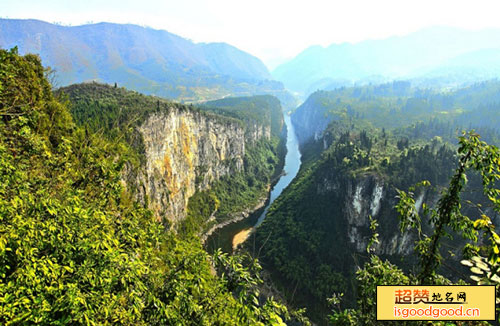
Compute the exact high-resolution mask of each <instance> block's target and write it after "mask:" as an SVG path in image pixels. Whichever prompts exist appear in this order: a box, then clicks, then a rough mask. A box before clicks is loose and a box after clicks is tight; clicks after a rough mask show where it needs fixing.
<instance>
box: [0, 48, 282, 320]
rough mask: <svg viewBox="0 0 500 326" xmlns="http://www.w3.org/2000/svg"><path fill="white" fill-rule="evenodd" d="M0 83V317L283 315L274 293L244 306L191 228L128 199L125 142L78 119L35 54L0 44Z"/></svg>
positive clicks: (264, 317) (265, 317) (245, 317)
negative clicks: (187, 233) (181, 229)
mask: <svg viewBox="0 0 500 326" xmlns="http://www.w3.org/2000/svg"><path fill="white" fill-rule="evenodd" d="M0 85H1V93H0V179H1V182H0V324H2V325H32V324H42V325H68V324H71V325H248V324H249V323H250V324H255V323H253V322H254V321H255V322H256V323H257V322H259V323H260V324H262V325H269V324H273V323H274V324H278V325H279V321H280V318H282V317H281V316H285V317H286V316H287V311H286V309H285V308H284V307H283V306H282V305H280V304H278V303H276V302H275V301H274V300H272V299H269V300H268V301H266V303H265V304H264V305H262V306H261V305H256V304H252V305H251V306H248V307H247V306H246V305H247V304H248V302H247V301H241V300H240V299H239V298H238V297H235V296H233V294H232V292H231V291H232V289H229V288H228V285H227V281H226V280H225V279H223V278H219V277H217V276H216V275H214V272H213V267H212V265H211V263H210V256H209V255H208V254H207V253H206V252H205V251H204V250H203V249H202V247H201V244H200V242H199V239H197V238H196V237H192V238H184V239H181V238H179V237H178V236H176V235H175V234H173V233H167V232H165V231H164V229H163V228H162V226H161V225H160V224H159V223H158V222H157V221H156V220H155V219H154V218H153V216H152V213H151V212H150V211H148V210H146V209H144V208H142V207H140V206H139V205H138V204H137V203H136V202H135V201H134V199H133V198H132V197H131V195H130V193H129V192H128V191H127V189H126V188H124V187H123V185H122V183H121V181H120V171H121V168H122V167H123V165H124V163H125V162H126V161H127V156H122V155H121V154H122V153H124V152H127V151H128V150H130V149H128V148H127V146H128V144H127V143H126V142H110V141H109V140H108V139H107V138H106V137H102V134H96V133H94V130H92V128H84V127H78V126H77V125H75V124H74V123H73V121H72V118H71V115H70V114H69V110H68V109H67V107H66V105H65V104H64V103H60V102H58V101H57V100H56V99H55V98H54V96H53V94H52V91H51V86H50V84H49V83H48V82H47V80H46V79H45V78H44V69H43V67H42V65H41V62H40V59H39V58H38V57H36V56H32V55H28V56H25V57H21V56H19V55H17V52H16V49H13V50H11V51H5V50H0ZM110 121H111V120H110ZM235 259H237V258H235ZM240 271H241V273H246V274H245V275H246V280H248V282H249V283H250V284H254V283H255V281H254V279H253V278H254V277H257V276H256V275H255V274H253V273H252V274H248V273H247V272H246V270H245V269H241V270H240Z"/></svg>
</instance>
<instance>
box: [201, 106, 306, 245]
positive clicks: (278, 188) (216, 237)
mask: <svg viewBox="0 0 500 326" xmlns="http://www.w3.org/2000/svg"><path fill="white" fill-rule="evenodd" d="M284 120H285V124H286V128H287V140H286V149H287V153H286V156H285V165H284V167H283V170H284V174H283V175H282V176H281V177H280V179H279V180H278V182H277V183H276V184H275V185H274V187H273V189H272V190H271V194H270V196H269V201H268V203H267V205H266V206H265V208H264V210H262V209H261V210H259V211H258V212H256V213H254V214H252V215H250V216H249V217H248V218H246V219H244V220H242V221H239V222H235V223H231V224H229V225H227V226H225V227H223V228H221V229H218V230H216V231H214V232H213V233H212V234H211V235H210V236H209V237H208V238H207V241H206V245H207V249H208V251H209V252H213V251H214V250H215V249H217V248H222V250H223V251H224V252H232V251H233V249H234V248H235V247H236V246H238V245H240V244H241V243H243V242H244V241H245V240H246V239H248V237H249V236H250V235H251V234H252V232H253V231H254V230H255V228H257V227H258V226H259V225H260V224H262V222H263V221H264V219H265V218H266V214H267V211H268V210H269V207H270V206H271V204H272V203H273V202H274V200H276V198H278V196H279V195H280V194H281V192H282V191H283V189H285V188H286V187H287V186H288V185H289V184H290V182H291V181H292V180H293V178H295V176H296V175H297V172H299V168H300V163H301V161H300V157H301V155H300V151H299V143H298V141H297V136H296V135H295V130H294V128H293V125H292V122H291V120H290V116H289V115H288V114H284Z"/></svg>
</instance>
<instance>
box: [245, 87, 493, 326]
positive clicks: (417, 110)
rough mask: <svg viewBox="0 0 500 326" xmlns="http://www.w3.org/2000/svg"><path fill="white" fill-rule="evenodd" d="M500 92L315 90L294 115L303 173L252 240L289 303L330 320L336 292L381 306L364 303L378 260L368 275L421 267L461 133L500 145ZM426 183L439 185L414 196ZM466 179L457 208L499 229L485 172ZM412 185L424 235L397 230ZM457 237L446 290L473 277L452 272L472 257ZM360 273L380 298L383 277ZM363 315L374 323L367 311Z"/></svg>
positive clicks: (448, 255) (449, 254) (349, 302)
mask: <svg viewBox="0 0 500 326" xmlns="http://www.w3.org/2000/svg"><path fill="white" fill-rule="evenodd" d="M498 89H499V85H498V82H496V81H490V82H484V83H478V84H475V85H472V86H469V87H466V88H462V89H458V90H455V91H445V92H437V91H435V90H423V89H419V88H414V87H411V84H410V83H409V82H393V83H387V84H381V85H370V86H364V87H351V88H340V89H337V90H334V91H329V92H327V91H318V92H316V93H314V94H312V95H311V96H310V97H309V98H308V100H307V101H306V102H305V103H304V104H303V105H302V106H300V107H299V108H298V109H297V110H296V111H295V112H294V113H293V114H292V122H293V123H294V126H295V128H296V131H297V136H298V139H299V141H300V147H301V152H302V166H301V169H300V171H299V173H298V175H297V177H296V178H295V179H294V180H293V181H292V183H291V184H290V185H289V186H288V188H286V189H285V190H284V191H283V193H282V195H281V196H280V197H279V198H278V199H277V200H276V201H275V202H274V203H273V204H272V205H271V208H270V209H269V212H268V214H267V217H266V219H265V220H264V222H263V224H262V225H261V226H260V227H259V228H258V229H257V231H256V233H255V238H254V239H253V240H252V241H249V242H250V243H249V244H247V250H249V251H250V252H252V248H260V249H259V251H258V253H256V254H258V255H259V258H260V259H261V261H262V263H263V266H264V268H265V269H266V270H268V271H270V273H271V275H272V280H273V282H275V284H276V285H277V286H278V287H279V288H280V289H281V290H282V291H283V293H284V294H285V297H286V298H287V300H289V301H290V302H292V304H296V305H297V306H305V307H307V311H308V313H309V316H310V317H311V319H312V320H314V321H315V322H318V323H320V324H326V323H327V318H326V315H327V314H328V310H329V309H330V305H329V301H328V300H327V299H328V298H330V297H331V296H332V295H338V294H339V293H344V298H343V299H344V300H343V301H342V302H343V305H344V306H343V307H353V306H354V302H355V301H358V302H363V304H364V306H363V308H362V309H368V310H370V311H371V309H374V308H373V307H374V306H375V304H374V299H373V298H374V297H370V296H368V297H367V296H366V294H363V295H361V297H360V296H359V295H360V294H359V292H358V296H357V295H356V293H357V291H358V288H357V286H358V282H356V281H355V280H356V279H357V277H358V276H357V275H358V274H356V271H358V270H361V271H362V272H363V273H365V270H364V269H363V266H365V263H366V264H367V265H366V266H371V265H370V263H369V260H370V259H371V258H370V256H372V257H374V256H376V259H377V262H376V263H374V264H373V265H374V267H373V268H374V269H375V270H374V271H373V270H372V271H370V273H375V274H376V273H378V272H381V273H382V272H383V271H385V268H387V266H388V265H383V263H382V262H383V260H385V259H388V261H390V262H391V263H392V264H395V265H391V266H392V267H391V268H396V267H395V266H398V267H397V268H398V273H400V272H401V275H404V273H412V272H413V271H415V270H416V269H417V267H416V264H417V261H418V260H417V258H418V251H417V250H416V249H415V248H414V244H415V243H416V242H418V241H419V240H420V237H421V235H422V234H432V232H433V230H434V228H433V226H432V224H431V223H428V221H429V220H430V219H431V217H429V214H428V210H429V208H432V207H437V206H438V204H439V203H441V202H442V201H441V200H440V194H441V193H442V192H443V190H444V189H446V187H447V186H448V182H449V179H450V177H451V176H452V175H453V172H454V170H455V169H456V168H457V160H458V158H459V157H461V156H460V153H459V152H457V149H458V147H457V142H458V137H459V136H460V135H461V132H462V130H464V129H466V128H471V127H472V128H474V127H476V129H477V130H478V131H479V132H480V133H483V132H484V134H485V138H487V139H488V141H490V142H492V143H496V144H498V142H499V139H500V137H499V132H498V124H497V123H496V121H497V117H498V114H497V113H496V111H497V108H498V103H499V102H498V94H499V92H498ZM494 162H495V163H493V165H494V166H496V168H500V166H498V162H497V161H494ZM459 166H460V165H459ZM494 168H495V167H494ZM424 180H426V181H428V182H429V184H430V185H432V186H431V187H428V186H419V187H415V188H412V187H413V186H414V185H415V184H418V183H420V182H421V181H424ZM467 180H468V184H467V186H466V187H464V188H463V191H462V194H461V197H460V200H459V201H458V202H459V203H460V204H461V206H460V207H459V208H458V209H459V211H460V214H464V215H466V216H473V217H477V216H478V214H479V215H480V214H485V215H487V216H490V217H491V220H492V222H493V223H494V224H495V225H499V223H500V220H499V215H498V210H496V209H495V205H494V204H492V203H491V202H490V200H489V198H491V197H489V196H484V195H483V194H482V191H480V190H481V188H482V182H481V180H480V178H479V177H478V175H477V174H475V173H470V174H468V179H467ZM424 184H425V185H428V184H427V183H424ZM408 189H410V191H411V194H412V195H411V196H412V198H413V200H414V201H413V202H412V207H411V210H412V211H413V212H415V214H421V215H423V216H425V219H423V220H422V226H421V229H420V230H419V231H415V230H410V229H404V228H403V229H400V227H399V224H400V221H401V219H402V217H401V215H400V214H403V213H401V211H398V210H397V209H396V207H397V206H398V205H399V202H400V198H402V196H401V192H400V191H399V190H404V191H406V190H408ZM467 203H469V204H467ZM470 203H474V204H477V205H479V206H474V204H470ZM477 207H481V210H480V211H478V210H477ZM407 209H410V208H408V207H407ZM404 214H410V213H409V212H408V211H405V213H404ZM401 223H402V222H401ZM410 223H411V222H410ZM374 225H377V228H376V231H374V229H373V227H374ZM467 228H468V230H469V231H470V230H472V229H473V228H472V227H471V226H470V225H469V226H468V227H467ZM456 231H457V230H455V232H456ZM419 232H421V233H419ZM465 232H467V231H465ZM457 233H460V232H457ZM373 234H377V235H378V240H377V242H376V243H375V242H373V243H371V239H372V236H373ZM453 238H454V240H453V242H451V243H450V241H449V240H443V241H442V245H443V250H442V252H441V254H442V257H441V258H440V259H442V261H444V263H443V265H445V266H446V267H442V268H441V269H440V270H439V271H437V273H439V274H440V275H445V276H446V277H449V278H450V279H451V281H450V280H448V281H447V282H456V281H457V276H458V275H462V274H464V275H465V274H466V271H464V270H463V268H462V269H461V268H460V265H459V266H458V267H457V266H455V265H453V264H458V262H457V259H459V258H460V257H462V252H461V249H462V248H464V247H465V248H467V246H466V245H465V244H466V241H463V240H460V239H461V237H460V236H459V235H457V234H456V233H453ZM469 240H470V239H469ZM422 241H423V240H422ZM370 243H371V244H370ZM469 244H470V243H469ZM367 247H371V251H370V252H367ZM444 248H446V249H444ZM438 265H439V264H438ZM382 266H384V267H382ZM449 266H453V267H451V269H448V268H449ZM401 270H402V271H404V272H402V271H401ZM457 271H460V272H457ZM360 273H361V272H360ZM366 273H368V272H366ZM387 273H388V274H390V273H393V271H392V270H391V271H387ZM391 275H392V274H391ZM359 277H360V278H361V277H364V278H362V279H360V280H361V281H360V282H361V283H363V286H365V287H368V288H370V291H372V290H373V291H374V289H375V286H374V285H373V284H375V281H374V280H376V277H375V276H372V275H371V274H367V275H365V274H362V276H359ZM369 279H370V280H372V281H371V282H369V281H368V280H369ZM381 282H383V281H381ZM377 284H380V283H377ZM382 284H385V283H382ZM387 284H401V283H387ZM370 293H371V292H370ZM371 295H374V294H373V293H372V294H371ZM358 313H359V316H361V318H365V317H366V318H367V319H369V318H372V320H373V319H375V316H374V315H370V314H368V313H367V312H366V311H361V312H359V311H358ZM337 317H338V316H337ZM344 317H346V316H344ZM346 318H347V317H346ZM346 320H347V319H346ZM346 320H344V322H346ZM333 324H334V325H335V323H333ZM346 324H347V325H355V324H356V323H355V322H352V321H351V324H349V323H347V322H346Z"/></svg>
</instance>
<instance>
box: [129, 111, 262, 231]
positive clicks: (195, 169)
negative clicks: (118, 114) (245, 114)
mask: <svg viewBox="0 0 500 326" xmlns="http://www.w3.org/2000/svg"><path fill="white" fill-rule="evenodd" d="M138 130H139V132H140V134H141V135H142V139H143V144H144V156H145V166H143V167H142V168H141V169H140V171H139V173H138V175H137V177H136V180H135V182H136V184H137V186H138V189H139V191H138V194H137V196H138V198H139V199H140V200H141V201H142V202H143V203H147V205H148V207H149V208H151V209H152V210H153V211H154V212H155V213H156V214H157V216H158V217H159V218H162V219H165V220H168V221H169V222H171V223H174V224H175V223H177V222H178V221H179V220H182V219H183V218H184V217H185V215H186V207H187V204H188V200H189V198H190V197H191V196H192V195H194V193H195V192H196V191H197V190H200V191H201V190H205V189H207V188H209V186H210V185H211V184H212V183H213V182H214V181H216V180H219V179H220V178H221V177H223V176H226V175H230V174H233V173H237V172H239V171H241V170H242V169H243V158H244V155H245V147H246V146H247V144H252V143H254V142H256V141H257V140H259V139H262V138H264V139H269V138H270V129H269V127H266V126H260V125H250V126H248V127H247V128H245V127H244V126H243V125H242V123H241V122H240V121H237V120H234V119H227V118H222V117H220V116H216V115H213V114H207V113H204V112H200V111H196V110H188V109H185V108H182V107H181V108H179V107H175V108H172V109H171V110H169V111H168V112H161V113H154V114H152V115H150V116H149V117H148V118H147V119H146V120H145V121H144V122H143V123H142V124H141V125H140V126H139V127H138Z"/></svg>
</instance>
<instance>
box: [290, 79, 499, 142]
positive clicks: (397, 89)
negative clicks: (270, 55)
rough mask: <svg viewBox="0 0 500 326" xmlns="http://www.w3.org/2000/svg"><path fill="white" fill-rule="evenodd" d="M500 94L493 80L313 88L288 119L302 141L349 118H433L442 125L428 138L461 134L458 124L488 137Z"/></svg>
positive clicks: (383, 124)
mask: <svg viewBox="0 0 500 326" xmlns="http://www.w3.org/2000/svg"><path fill="white" fill-rule="evenodd" d="M499 94H500V83H499V82H498V81H496V80H491V81H485V82H481V83H476V84H473V85H470V86H467V87H463V88H458V89H455V90H452V91H437V90H432V89H422V88H419V87H413V86H412V84H411V83H410V82H408V81H395V82H391V83H385V84H380V85H369V86H358V87H342V88H339V89H336V90H333V91H317V92H314V93H313V94H311V95H310V96H309V97H308V98H307V100H306V101H305V102H304V103H303V104H302V105H301V106H299V107H298V108H297V110H295V111H294V114H293V116H292V121H293V122H294V125H295V127H296V130H297V136H298V138H299V140H300V141H301V142H302V143H304V142H307V141H309V140H311V139H312V138H315V139H319V138H320V137H321V135H322V133H323V131H324V130H325V129H326V127H327V126H328V124H329V123H330V122H332V121H348V120H358V121H365V123H367V124H369V125H371V126H374V127H377V128H386V129H391V128H407V127H408V126H409V125H412V124H414V123H429V122H430V121H433V122H434V125H435V126H436V127H437V126H438V125H441V128H440V129H441V130H437V129H436V130H434V132H435V134H434V135H432V136H431V137H430V138H432V137H433V136H436V135H437V136H442V137H447V139H448V140H451V138H455V139H456V137H458V136H459V133H458V132H457V130H463V129H476V130H478V131H480V134H481V135H483V137H485V138H486V139H487V140H488V141H490V142H491V141H495V138H496V139H497V140H498V138H499V137H498V129H497V127H498V125H499V123H500V121H499V120H498V114H496V112H497V111H498V109H499V108H500V96H499ZM445 129H446V130H445ZM495 130H496V131H495ZM450 133H451V134H450Z"/></svg>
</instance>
